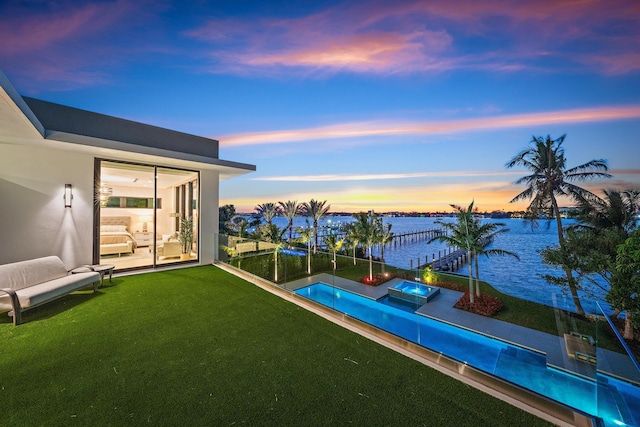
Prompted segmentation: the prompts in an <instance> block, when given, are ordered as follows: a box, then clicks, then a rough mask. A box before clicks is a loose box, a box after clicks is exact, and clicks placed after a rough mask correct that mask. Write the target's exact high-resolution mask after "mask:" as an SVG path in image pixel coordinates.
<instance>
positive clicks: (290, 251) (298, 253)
mask: <svg viewBox="0 0 640 427" xmlns="http://www.w3.org/2000/svg"><path fill="white" fill-rule="evenodd" d="M280 253H283V254H285V255H293V256H305V255H306V254H307V253H306V252H302V251H296V250H294V249H280Z"/></svg>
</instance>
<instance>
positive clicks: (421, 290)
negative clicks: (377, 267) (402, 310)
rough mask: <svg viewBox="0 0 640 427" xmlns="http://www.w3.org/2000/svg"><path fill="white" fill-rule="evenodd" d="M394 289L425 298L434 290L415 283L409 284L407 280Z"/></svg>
mask: <svg viewBox="0 0 640 427" xmlns="http://www.w3.org/2000/svg"><path fill="white" fill-rule="evenodd" d="M394 289H398V290H400V291H402V292H404V293H407V294H415V295H420V296H427V295H429V294H430V293H431V292H433V290H434V288H432V287H430V286H425V285H422V284H420V283H417V282H409V281H407V280H405V281H403V282H401V283H400V284H398V285H396V286H394Z"/></svg>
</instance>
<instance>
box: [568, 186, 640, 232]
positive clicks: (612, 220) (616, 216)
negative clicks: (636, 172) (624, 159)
mask: <svg viewBox="0 0 640 427" xmlns="http://www.w3.org/2000/svg"><path fill="white" fill-rule="evenodd" d="M602 193H603V194H604V198H600V197H598V196H595V195H594V197H593V198H592V199H591V200H580V201H579V205H580V208H581V210H580V214H579V215H578V219H579V220H580V226H582V227H591V228H595V229H600V230H601V229H605V228H615V229H618V230H624V231H627V232H629V231H631V230H632V229H634V228H635V226H636V223H637V219H636V218H635V213H636V212H637V210H638V208H639V207H640V192H639V191H638V190H625V191H620V190H615V189H608V190H602Z"/></svg>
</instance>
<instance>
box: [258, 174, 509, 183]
mask: <svg viewBox="0 0 640 427" xmlns="http://www.w3.org/2000/svg"><path fill="white" fill-rule="evenodd" d="M520 174H521V173H520V172H516V171H448V172H416V173H385V174H359V175H358V174H333V175H292V176H271V177H263V178H252V180H253V181H276V182H327V181H337V182H345V181H379V180H384V181H388V180H391V179H410V178H447V177H449V178H460V177H479V176H496V175H520Z"/></svg>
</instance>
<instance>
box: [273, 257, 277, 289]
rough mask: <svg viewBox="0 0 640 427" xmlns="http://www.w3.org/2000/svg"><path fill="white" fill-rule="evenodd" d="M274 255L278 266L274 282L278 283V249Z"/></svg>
mask: <svg viewBox="0 0 640 427" xmlns="http://www.w3.org/2000/svg"><path fill="white" fill-rule="evenodd" d="M273 255H274V259H275V264H276V265H275V270H276V272H275V274H274V277H275V279H274V281H275V282H276V283H278V249H276V251H275V252H274V253H273Z"/></svg>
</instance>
